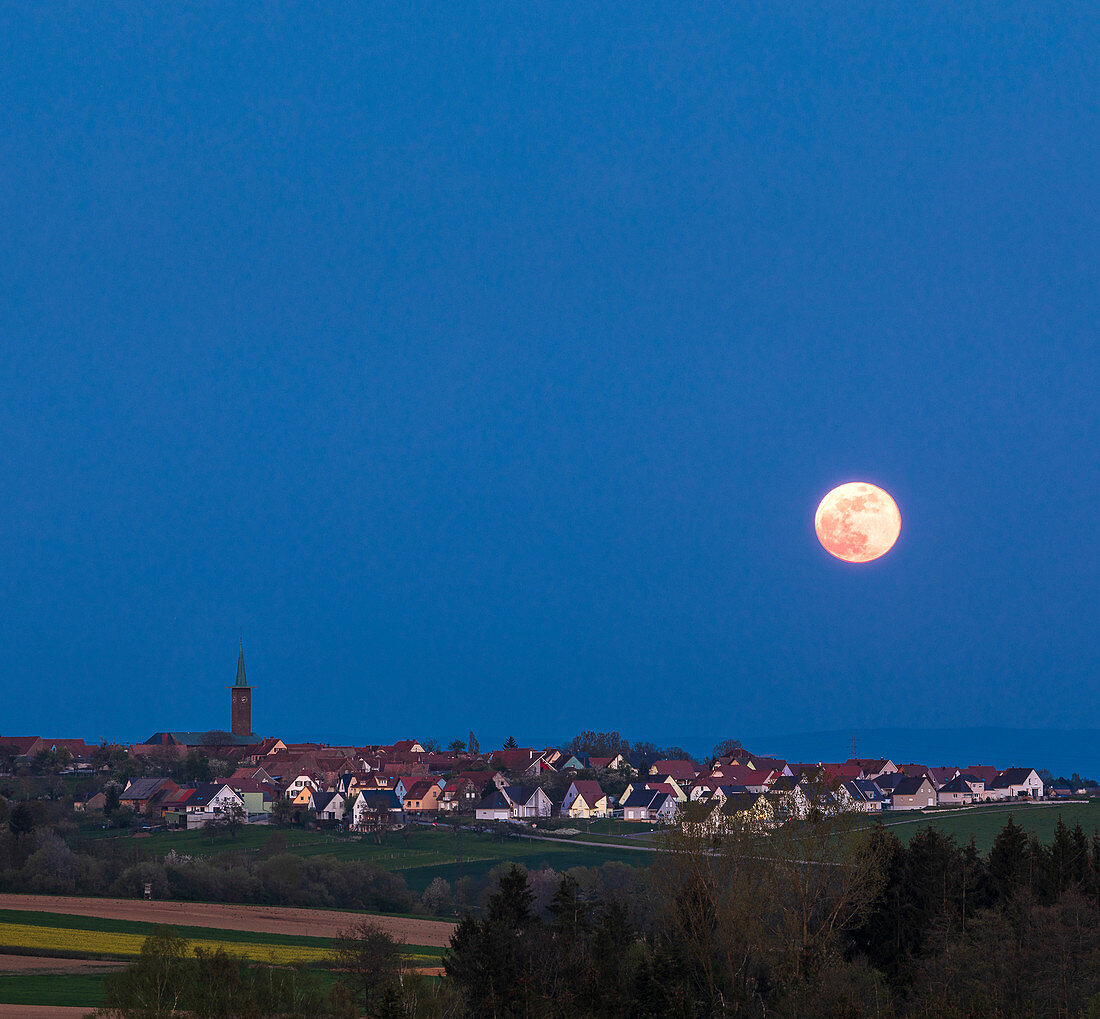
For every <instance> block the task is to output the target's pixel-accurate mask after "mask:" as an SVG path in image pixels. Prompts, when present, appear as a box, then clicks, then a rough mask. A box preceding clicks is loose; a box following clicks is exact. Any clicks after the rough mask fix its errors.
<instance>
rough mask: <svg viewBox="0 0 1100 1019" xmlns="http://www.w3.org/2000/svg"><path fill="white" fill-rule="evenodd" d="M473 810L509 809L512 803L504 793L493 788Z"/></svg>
mask: <svg viewBox="0 0 1100 1019" xmlns="http://www.w3.org/2000/svg"><path fill="white" fill-rule="evenodd" d="M474 809H475V810H511V809H512V804H511V803H509V802H508V800H507V799H506V798H505V796H504V793H502V792H501V791H500V790H499V789H495V790H494V791H493V792H491V793H489V795H488V796H486V797H485V798H484V799H483V800H482V801H481V802H480V803H479V804H478V805H477V806H476V807H475V808H474Z"/></svg>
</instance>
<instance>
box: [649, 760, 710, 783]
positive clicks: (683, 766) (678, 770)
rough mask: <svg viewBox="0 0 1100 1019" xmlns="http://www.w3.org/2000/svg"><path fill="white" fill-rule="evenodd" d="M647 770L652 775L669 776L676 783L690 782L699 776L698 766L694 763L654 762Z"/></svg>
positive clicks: (675, 761) (676, 761) (677, 761)
mask: <svg viewBox="0 0 1100 1019" xmlns="http://www.w3.org/2000/svg"><path fill="white" fill-rule="evenodd" d="M649 770H650V773H651V774H654V775H671V776H672V777H673V778H674V779H676V781H677V782H690V781H691V780H692V779H693V778H695V776H696V775H697V774H699V766H698V765H697V764H696V763H695V762H694V761H681V760H666V761H654V762H653V764H652V765H650V769H649Z"/></svg>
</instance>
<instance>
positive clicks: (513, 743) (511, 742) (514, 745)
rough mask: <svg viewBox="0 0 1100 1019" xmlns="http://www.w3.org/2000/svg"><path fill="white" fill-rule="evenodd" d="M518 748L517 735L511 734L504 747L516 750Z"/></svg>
mask: <svg viewBox="0 0 1100 1019" xmlns="http://www.w3.org/2000/svg"><path fill="white" fill-rule="evenodd" d="M518 748H519V744H518V743H517V742H516V737H515V736H509V737H508V739H507V740H505V742H504V749H505V750H516V749H518Z"/></svg>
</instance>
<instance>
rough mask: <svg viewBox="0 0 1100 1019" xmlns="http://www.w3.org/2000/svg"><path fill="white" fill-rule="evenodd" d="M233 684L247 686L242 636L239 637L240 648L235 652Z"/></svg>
mask: <svg viewBox="0 0 1100 1019" xmlns="http://www.w3.org/2000/svg"><path fill="white" fill-rule="evenodd" d="M234 686H248V680H247V679H245V676H244V638H243V637H242V638H241V649H240V651H239V652H238V653H237V682H236V683H235V684H234Z"/></svg>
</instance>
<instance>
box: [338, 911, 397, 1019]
mask: <svg viewBox="0 0 1100 1019" xmlns="http://www.w3.org/2000/svg"><path fill="white" fill-rule="evenodd" d="M403 947H404V942H398V941H395V940H394V938H393V936H392V935H390V934H388V933H387V932H386V931H384V930H382V929H381V928H380V927H377V926H375V924H374V923H372V922H371V921H370V920H359V921H357V922H356V923H353V924H352V925H351V926H350V927H347V928H345V929H344V930H342V931H341V932H340V934H339V936H338V937H337V940H336V943H335V945H334V946H333V949H332V955H333V961H334V962H335V964H336V966H337V967H338V968H339V969H340V970H341V971H342V976H341V980H342V981H343V982H344V983H345V985H346V986H347V987H348V990H349V991H350V992H351V993H352V995H353V996H354V997H355V998H356V999H357V1000H360V1001H362V1003H363V1008H364V1009H365V1010H366V1012H367V1013H368V1014H370V1013H371V1011H372V1005H376V1004H378V1003H379V1002H380V1000H381V999H382V998H383V997H384V993H385V992H386V990H387V989H389V988H392V987H393V986H394V985H396V984H397V982H398V981H399V979H400V977H401V974H402V971H403V969H404V961H403V959H402V956H401V950H402V948H403Z"/></svg>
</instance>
